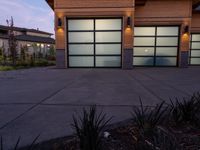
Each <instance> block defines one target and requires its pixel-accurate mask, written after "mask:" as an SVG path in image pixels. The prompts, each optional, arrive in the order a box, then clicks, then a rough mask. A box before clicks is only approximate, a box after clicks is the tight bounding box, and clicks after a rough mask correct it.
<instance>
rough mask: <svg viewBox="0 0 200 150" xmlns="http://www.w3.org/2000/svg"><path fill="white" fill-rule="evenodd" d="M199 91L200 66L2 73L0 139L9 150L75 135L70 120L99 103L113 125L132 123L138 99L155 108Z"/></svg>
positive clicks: (45, 69) (44, 69)
mask: <svg viewBox="0 0 200 150" xmlns="http://www.w3.org/2000/svg"><path fill="white" fill-rule="evenodd" d="M198 91H200V67H190V68H184V69H180V68H136V69H134V70H121V69H68V70H66V69H65V70H64V69H63V70H59V69H53V68H35V69H28V70H18V71H10V72H0V135H2V136H3V138H4V141H3V142H4V143H5V145H6V146H7V148H9V147H12V145H13V144H14V143H15V142H16V141H17V138H18V137H19V136H21V137H22V141H21V142H22V143H21V145H25V144H30V143H31V142H32V140H33V139H34V138H35V137H36V136H37V135H38V134H40V133H41V136H40V139H39V141H44V140H48V139H51V138H56V137H62V136H66V135H69V134H71V133H72V130H71V126H70V124H71V123H72V115H73V114H75V113H80V111H81V110H82V107H84V106H85V107H86V106H89V105H91V104H97V105H98V106H99V108H101V109H103V110H104V112H106V113H107V114H108V116H113V117H114V118H113V120H112V122H117V121H122V120H124V119H127V118H130V117H131V115H130V111H131V110H132V107H133V106H138V105H139V97H141V98H142V100H143V103H144V104H145V105H150V106H154V105H155V104H156V103H159V102H161V101H163V100H165V101H167V102H169V98H175V97H179V98H182V97H188V96H190V95H192V93H193V92H198Z"/></svg>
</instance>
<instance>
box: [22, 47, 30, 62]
mask: <svg viewBox="0 0 200 150" xmlns="http://www.w3.org/2000/svg"><path fill="white" fill-rule="evenodd" d="M27 51H28V47H27V45H24V46H21V57H20V58H21V61H22V62H25V60H26V53H27Z"/></svg>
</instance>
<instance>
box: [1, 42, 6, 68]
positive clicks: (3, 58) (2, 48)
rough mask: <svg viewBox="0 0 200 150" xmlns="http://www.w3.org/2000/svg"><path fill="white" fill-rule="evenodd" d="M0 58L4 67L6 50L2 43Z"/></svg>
mask: <svg viewBox="0 0 200 150" xmlns="http://www.w3.org/2000/svg"><path fill="white" fill-rule="evenodd" d="M1 57H2V60H3V64H4V65H5V64H6V63H7V62H6V60H7V54H6V50H5V46H4V43H3V45H2V47H1Z"/></svg>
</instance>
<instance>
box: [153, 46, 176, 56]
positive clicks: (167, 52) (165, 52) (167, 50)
mask: <svg viewBox="0 0 200 150" xmlns="http://www.w3.org/2000/svg"><path fill="white" fill-rule="evenodd" d="M177 51H178V48H177V47H157V48H156V56H177Z"/></svg>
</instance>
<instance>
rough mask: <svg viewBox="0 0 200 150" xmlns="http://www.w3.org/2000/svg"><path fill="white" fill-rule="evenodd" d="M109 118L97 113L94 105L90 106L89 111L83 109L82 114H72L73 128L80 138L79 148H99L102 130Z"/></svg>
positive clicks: (95, 149)
mask: <svg viewBox="0 0 200 150" xmlns="http://www.w3.org/2000/svg"><path fill="white" fill-rule="evenodd" d="M110 120H111V118H110V119H107V120H106V115H105V114H104V115H103V114H102V112H101V113H99V114H98V113H97V110H96V106H91V107H90V110H89V112H88V111H86V110H85V109H83V116H81V117H80V116H79V117H78V118H76V117H74V116H73V121H74V123H73V124H72V127H73V129H74V130H75V132H76V135H77V137H78V138H79V140H80V149H81V150H101V149H102V132H103V130H104V128H105V126H106V125H107V124H108V123H109V121H110Z"/></svg>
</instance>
